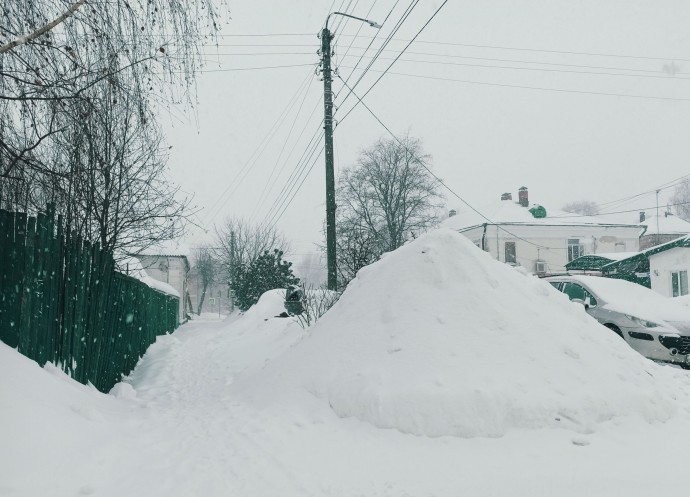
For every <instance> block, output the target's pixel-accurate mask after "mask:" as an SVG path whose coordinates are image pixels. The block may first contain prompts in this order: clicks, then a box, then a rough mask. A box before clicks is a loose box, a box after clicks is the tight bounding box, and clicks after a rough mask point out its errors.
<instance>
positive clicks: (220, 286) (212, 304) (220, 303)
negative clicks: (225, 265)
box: [188, 267, 233, 314]
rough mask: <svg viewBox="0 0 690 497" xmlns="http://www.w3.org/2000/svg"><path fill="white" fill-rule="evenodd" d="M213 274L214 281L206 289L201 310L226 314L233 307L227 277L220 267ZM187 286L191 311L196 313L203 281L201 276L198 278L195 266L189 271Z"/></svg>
mask: <svg viewBox="0 0 690 497" xmlns="http://www.w3.org/2000/svg"><path fill="white" fill-rule="evenodd" d="M215 276H216V277H215V281H214V282H213V283H212V284H211V285H209V287H208V288H207V289H206V295H205V296H204V305H203V307H202V308H201V312H221V313H223V314H226V313H227V312H228V311H231V310H232V309H233V303H232V299H231V298H230V293H229V289H230V286H229V278H228V277H227V276H226V275H225V274H224V273H223V271H221V270H220V269H219V270H218V271H217V272H216V275H215ZM188 288H189V299H190V302H191V304H192V312H194V314H196V313H197V311H198V309H199V303H200V302H201V294H202V293H203V289H204V288H203V282H202V281H201V278H199V273H198V271H197V268H196V267H192V269H191V270H190V271H189V278H188Z"/></svg>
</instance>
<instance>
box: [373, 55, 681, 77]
mask: <svg viewBox="0 0 690 497" xmlns="http://www.w3.org/2000/svg"><path fill="white" fill-rule="evenodd" d="M364 57H369V56H366V55H365V56H364ZM381 59H383V60H391V59H392V58H391V57H381ZM399 60H400V61H401V62H415V63H420V64H440V65H451V66H462V67H479V68H487V69H510V70H516V71H538V72H555V73H568V74H587V75H601V76H619V77H621V76H622V77H628V78H655V79H665V80H668V81H673V80H689V79H690V78H687V77H682V76H680V77H679V76H671V75H661V74H621V73H610V72H597V71H575V70H572V69H547V68H541V67H513V66H497V65H485V64H470V63H466V62H465V63H463V62H444V61H439V60H419V59H406V58H401V59H399Z"/></svg>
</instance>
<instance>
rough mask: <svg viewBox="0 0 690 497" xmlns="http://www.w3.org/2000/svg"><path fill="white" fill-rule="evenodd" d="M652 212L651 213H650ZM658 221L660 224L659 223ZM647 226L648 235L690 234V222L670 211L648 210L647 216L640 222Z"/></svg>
mask: <svg viewBox="0 0 690 497" xmlns="http://www.w3.org/2000/svg"><path fill="white" fill-rule="evenodd" d="M649 214H651V215H649ZM657 222H658V224H657ZM640 225H642V226H646V227H647V231H646V232H645V234H646V235H653V234H660V235H675V234H677V235H687V234H690V223H689V222H687V221H685V220H683V219H681V218H679V217H678V216H676V215H674V214H672V213H670V212H661V211H659V215H658V216H657V215H656V211H653V212H648V213H647V218H646V219H645V220H644V221H643V222H641V223H640Z"/></svg>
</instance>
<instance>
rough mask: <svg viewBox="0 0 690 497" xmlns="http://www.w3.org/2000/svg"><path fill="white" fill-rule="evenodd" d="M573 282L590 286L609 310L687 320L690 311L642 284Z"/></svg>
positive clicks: (593, 278)
mask: <svg viewBox="0 0 690 497" xmlns="http://www.w3.org/2000/svg"><path fill="white" fill-rule="evenodd" d="M573 280H574V281H576V282H580V283H582V284H584V285H585V286H587V287H589V288H590V290H591V291H592V293H594V294H595V295H596V296H597V297H599V298H600V299H602V300H604V301H605V302H606V303H607V304H608V307H610V308H611V309H612V310H617V311H619V312H623V313H625V314H630V315H633V316H637V317H640V318H644V319H649V320H664V321H690V309H688V308H686V307H684V306H682V305H679V304H678V303H676V302H673V301H672V300H671V299H669V298H668V297H664V296H663V295H661V294H659V293H657V292H655V291H652V290H650V289H648V288H645V287H643V286H642V285H638V284H636V283H630V282H629V281H624V280H617V279H613V278H603V277H599V276H579V277H573Z"/></svg>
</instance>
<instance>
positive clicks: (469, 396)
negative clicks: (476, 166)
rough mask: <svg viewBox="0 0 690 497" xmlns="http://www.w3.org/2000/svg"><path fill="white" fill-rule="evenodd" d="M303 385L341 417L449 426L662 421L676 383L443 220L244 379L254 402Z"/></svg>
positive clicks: (494, 428)
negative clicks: (631, 419)
mask: <svg viewBox="0 0 690 497" xmlns="http://www.w3.org/2000/svg"><path fill="white" fill-rule="evenodd" d="M305 389H306V391H308V392H309V393H310V394H311V395H313V396H316V397H317V398H318V399H321V401H322V403H326V404H327V405H328V406H330V409H332V411H333V412H335V413H336V414H337V415H338V416H340V417H354V418H357V419H360V420H363V421H366V422H368V423H371V424H372V425H374V426H377V427H380V428H395V429H398V430H400V431H402V432H406V433H412V434H416V435H428V436H443V435H454V436H460V437H497V436H501V435H503V434H505V433H506V432H507V431H508V430H510V429H513V428H530V429H532V428H544V427H566V428H569V429H572V430H575V431H578V432H582V433H587V432H591V431H593V430H595V429H596V426H597V424H598V423H601V422H604V421H607V420H610V419H612V418H615V417H619V416H636V417H642V418H643V419H645V420H647V421H649V422H652V421H664V420H667V419H669V418H670V417H672V416H673V415H674V413H675V412H676V410H677V402H676V401H675V396H676V393H678V392H680V391H681V387H680V386H679V384H678V383H677V382H676V380H675V379H674V378H673V377H672V375H671V374H670V373H669V371H668V368H662V367H659V366H657V365H656V364H654V363H652V362H650V361H648V360H647V359H645V358H643V357H642V356H641V355H639V354H638V353H636V352H635V351H633V350H632V349H631V348H630V347H629V346H628V345H626V344H625V343H624V342H623V341H622V340H620V338H618V337H617V336H616V335H615V334H614V333H612V332H610V331H609V330H608V329H606V328H604V327H602V326H601V325H599V324H598V323H597V322H596V321H595V320H594V319H592V318H590V317H589V316H588V315H587V314H585V313H584V312H583V311H582V307H581V306H578V305H576V304H572V303H571V302H569V301H568V299H567V298H566V297H565V296H564V295H562V294H560V293H559V292H556V291H555V290H553V289H552V288H551V287H550V285H549V284H548V283H545V282H543V281H540V280H538V279H537V278H534V277H530V276H526V275H524V274H520V273H519V272H517V271H515V270H514V269H512V268H510V267H509V266H507V265H505V264H502V263H499V262H496V261H494V260H493V259H491V257H490V256H489V255H488V254H486V253H484V252H482V251H481V250H479V249H477V248H476V247H475V246H474V245H473V244H472V243H471V242H470V241H468V240H467V239H466V238H464V237H463V236H461V235H459V234H457V233H456V232H454V231H451V230H448V229H441V230H438V231H436V232H433V233H430V234H428V235H426V236H423V237H421V238H420V239H418V240H416V241H415V242H413V243H410V244H408V245H406V246H404V247H402V248H400V249H399V250H397V251H395V252H393V253H390V254H388V255H387V256H386V257H385V258H384V259H383V260H381V261H379V262H378V263H376V264H373V265H371V266H369V267H367V268H365V269H363V270H362V271H360V273H359V274H358V275H357V278H356V279H355V280H354V281H353V282H352V283H351V284H350V285H349V286H348V288H347V290H346V291H345V293H344V294H343V296H342V297H341V299H340V301H339V302H338V303H337V304H336V305H335V306H334V307H333V308H332V309H331V310H330V311H329V312H328V313H327V314H326V315H325V316H324V317H323V318H322V319H321V320H320V321H319V322H318V323H317V324H316V325H315V326H314V327H313V328H312V330H311V333H310V334H309V336H308V337H307V338H306V339H304V340H302V341H301V342H300V343H298V344H297V345H296V346H295V347H293V348H292V349H291V350H289V351H287V352H286V353H285V354H284V355H283V356H281V357H279V358H277V359H275V360H274V361H273V362H272V363H271V364H268V365H267V367H266V368H265V369H264V370H263V371H262V372H260V373H259V374H257V375H256V377H255V378H254V381H253V382H250V383H249V384H247V385H245V392H246V393H247V395H250V396H253V398H254V401H256V402H273V403H275V402H290V401H291V400H292V401H295V399H297V398H299V396H300V393H299V392H300V391H301V392H304V390H305Z"/></svg>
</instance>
